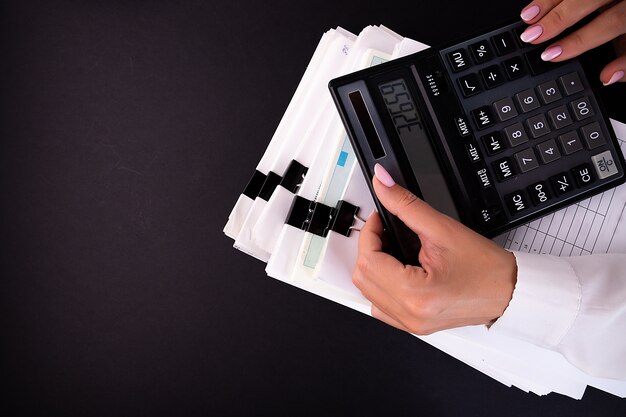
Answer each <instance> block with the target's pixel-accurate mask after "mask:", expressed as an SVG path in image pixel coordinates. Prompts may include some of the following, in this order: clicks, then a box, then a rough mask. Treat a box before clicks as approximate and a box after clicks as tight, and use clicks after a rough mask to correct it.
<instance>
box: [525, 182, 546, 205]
mask: <svg viewBox="0 0 626 417" xmlns="http://www.w3.org/2000/svg"><path fill="white" fill-rule="evenodd" d="M526 190H527V191H528V195H530V201H532V202H533V204H534V205H535V206H538V205H539V204H543V203H545V202H547V201H548V200H550V199H551V198H552V193H551V192H550V190H549V189H548V184H546V183H545V182H544V181H541V182H538V183H536V184H533V185H531V186H530V187H528V188H527V189H526Z"/></svg>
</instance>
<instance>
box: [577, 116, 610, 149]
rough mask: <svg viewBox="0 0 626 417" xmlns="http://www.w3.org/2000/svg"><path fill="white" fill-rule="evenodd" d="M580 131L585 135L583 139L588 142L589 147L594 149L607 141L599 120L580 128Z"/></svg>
mask: <svg viewBox="0 0 626 417" xmlns="http://www.w3.org/2000/svg"><path fill="white" fill-rule="evenodd" d="M580 132H581V133H582V135H583V139H585V142H586V143H587V148H589V149H594V148H597V147H598V146H602V145H604V144H605V143H606V139H604V135H603V134H602V129H600V124H599V123H598V122H593V123H591V124H590V125H587V126H583V127H582V128H581V129H580Z"/></svg>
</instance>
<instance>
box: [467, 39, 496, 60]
mask: <svg viewBox="0 0 626 417" xmlns="http://www.w3.org/2000/svg"><path fill="white" fill-rule="evenodd" d="M469 49H470V51H472V56H473V57H474V61H475V62H476V63H477V64H482V63H483V62H487V61H489V60H490V59H491V58H493V52H492V51H491V45H489V42H488V41H487V40H484V41H482V42H478V43H475V44H473V45H471V46H470V47H469Z"/></svg>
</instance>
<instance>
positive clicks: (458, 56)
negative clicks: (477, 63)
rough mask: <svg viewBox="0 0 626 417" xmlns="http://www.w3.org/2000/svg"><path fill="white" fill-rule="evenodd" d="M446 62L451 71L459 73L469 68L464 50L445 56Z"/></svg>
mask: <svg viewBox="0 0 626 417" xmlns="http://www.w3.org/2000/svg"><path fill="white" fill-rule="evenodd" d="M447 57H448V62H449V63H450V65H451V66H452V71H454V72H459V71H463V70H465V69H467V68H469V67H470V62H469V60H468V59H467V53H466V52H465V49H457V50H456V51H452V52H450V53H448V54H447Z"/></svg>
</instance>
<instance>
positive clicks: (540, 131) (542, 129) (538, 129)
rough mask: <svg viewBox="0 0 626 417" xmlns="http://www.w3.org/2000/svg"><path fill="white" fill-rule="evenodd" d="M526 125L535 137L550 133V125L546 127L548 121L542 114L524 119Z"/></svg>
mask: <svg viewBox="0 0 626 417" xmlns="http://www.w3.org/2000/svg"><path fill="white" fill-rule="evenodd" d="M526 125H527V126H528V130H529V131H530V134H531V136H532V137H533V138H535V139H537V138H540V137H541V136H543V135H547V134H548V133H550V127H548V122H547V121H546V117H545V116H544V115H543V114H538V115H536V116H533V117H531V118H530V119H528V120H526Z"/></svg>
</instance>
